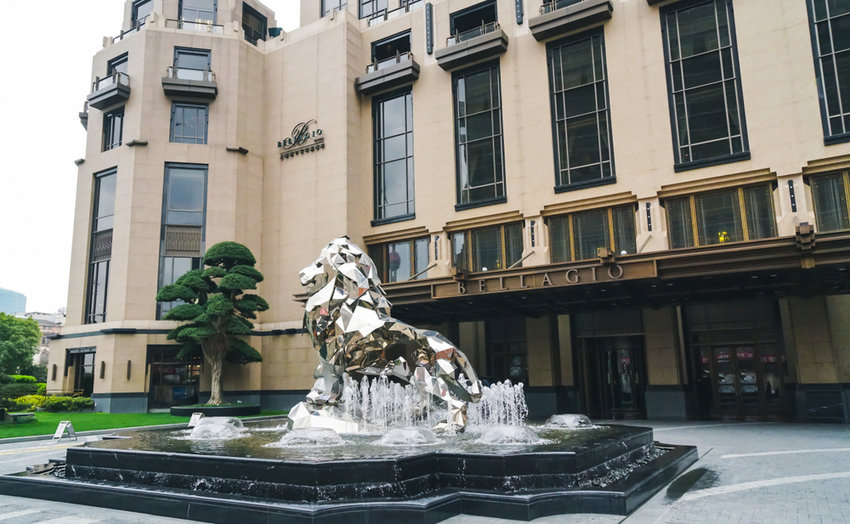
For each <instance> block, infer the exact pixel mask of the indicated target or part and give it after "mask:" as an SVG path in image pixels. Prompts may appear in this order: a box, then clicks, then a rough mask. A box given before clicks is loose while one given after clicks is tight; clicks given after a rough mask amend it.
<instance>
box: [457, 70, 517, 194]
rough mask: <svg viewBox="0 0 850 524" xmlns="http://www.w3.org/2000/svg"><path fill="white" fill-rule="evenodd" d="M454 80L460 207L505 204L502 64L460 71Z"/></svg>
mask: <svg viewBox="0 0 850 524" xmlns="http://www.w3.org/2000/svg"><path fill="white" fill-rule="evenodd" d="M452 81H453V88H454V98H455V140H456V141H457V149H456V150H455V157H456V162H457V192H458V195H457V200H458V206H459V207H461V208H462V207H474V205H475V204H486V203H491V202H494V201H504V198H505V167H504V163H503V161H502V158H503V151H504V144H503V141H502V101H501V93H500V87H499V64H498V63H492V64H488V65H485V66H483V67H479V68H475V69H470V70H465V71H460V72H456V73H454V74H453V75H452ZM469 204H472V205H473V206H468V205H469Z"/></svg>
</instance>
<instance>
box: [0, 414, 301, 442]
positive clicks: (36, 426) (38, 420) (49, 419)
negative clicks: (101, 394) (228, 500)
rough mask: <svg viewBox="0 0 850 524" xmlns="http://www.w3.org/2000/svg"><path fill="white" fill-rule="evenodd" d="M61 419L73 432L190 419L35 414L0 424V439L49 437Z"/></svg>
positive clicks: (143, 415) (129, 415)
mask: <svg viewBox="0 0 850 524" xmlns="http://www.w3.org/2000/svg"><path fill="white" fill-rule="evenodd" d="M285 413H286V412H285V411H263V412H262V413H261V415H260V416H270V415H283V414H285ZM62 420H70V421H71V423H72V424H73V425H74V430H76V431H77V432H80V431H91V430H96V429H117V428H132V427H136V426H159V425H162V424H179V423H184V424H185V423H186V422H189V417H175V416H172V415H170V414H168V413H68V412H66V413H49V412H47V411H38V412H36V414H35V421H29V422H17V423H13V422H11V421H10V420H9V419H8V417H7V420H6V421H4V422H0V439H4V438H9V437H29V436H33V435H52V434H53V432H54V431H56V426H58V425H59V422H60V421H62Z"/></svg>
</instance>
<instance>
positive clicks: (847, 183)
mask: <svg viewBox="0 0 850 524" xmlns="http://www.w3.org/2000/svg"><path fill="white" fill-rule="evenodd" d="M831 177H838V178H839V179H840V184H841V186H842V189H843V192H842V193H841V194H840V195H838V196H839V198H840V196H842V195H843V197H844V208H843V209H838V210H837V211H839V212H841V211H843V217H844V220H843V221H844V222H845V224H847V227H839V228H838V229H826V228H823V227H822V226H823V218H822V216H823V209H821V210H820V212H819V210H818V207H819V205H818V198H817V194H816V192H815V183H816V182H817V179H818V178H831ZM805 182H806V185H808V186H809V191H810V192H811V195H812V208H813V211H814V214H815V227H816V231H818V232H821V233H828V232H832V231H846V230H847V229H850V171H846V170H842V171H833V172H830V173H817V174H812V175H809V176H807V177H806V178H805Z"/></svg>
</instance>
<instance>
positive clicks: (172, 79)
mask: <svg viewBox="0 0 850 524" xmlns="http://www.w3.org/2000/svg"><path fill="white" fill-rule="evenodd" d="M162 89H163V90H164V91H165V96H168V97H171V98H180V99H193V100H197V99H203V100H215V97H216V96H217V95H218V86H217V84H216V82H215V73H213V72H212V71H201V70H199V69H184V68H180V67H174V66H168V69H167V70H166V72H165V76H164V77H162Z"/></svg>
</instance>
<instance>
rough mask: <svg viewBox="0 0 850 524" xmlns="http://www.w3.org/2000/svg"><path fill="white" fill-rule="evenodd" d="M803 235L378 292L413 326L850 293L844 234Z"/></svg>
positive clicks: (849, 243) (848, 238)
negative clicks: (601, 309)
mask: <svg viewBox="0 0 850 524" xmlns="http://www.w3.org/2000/svg"><path fill="white" fill-rule="evenodd" d="M806 229H807V227H806V226H802V227H800V228H798V233H797V235H796V236H793V237H783V238H774V239H769V240H760V241H755V242H738V243H730V244H721V245H715V246H709V247H700V248H692V249H679V250H675V251H663V252H654V253H647V254H637V255H624V256H618V257H609V258H605V259H593V260H585V261H581V262H574V263H568V264H549V265H544V266H534V267H520V268H514V269H507V270H502V271H487V272H480V273H470V274H461V275H458V276H456V277H442V278H435V279H427V280H413V281H407V282H397V283H388V284H384V289H385V291H386V292H387V296H388V298H389V299H390V301H391V302H392V304H393V315H394V316H397V317H398V318H401V319H404V320H406V321H409V322H413V323H417V322H418V323H423V322H424V323H437V322H440V321H443V320H474V319H481V318H484V317H494V316H504V315H525V316H540V315H543V314H548V313H570V312H576V311H580V310H585V309H588V308H613V307H623V306H648V307H661V306H664V305H675V304H681V303H687V302H691V301H709V300H718V299H728V298H753V297H765V298H782V297H786V296H803V297H811V296H818V295H834V294H842V293H850V234H848V233H832V234H818V235H815V234H814V232H813V231H810V230H808V231H807V230H806Z"/></svg>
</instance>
